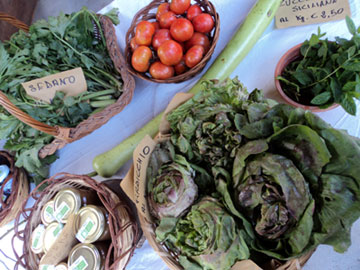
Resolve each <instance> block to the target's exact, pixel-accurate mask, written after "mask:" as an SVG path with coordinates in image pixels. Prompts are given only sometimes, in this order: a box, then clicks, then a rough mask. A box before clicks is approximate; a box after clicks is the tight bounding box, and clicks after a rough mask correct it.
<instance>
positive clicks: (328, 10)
mask: <svg viewBox="0 0 360 270" xmlns="http://www.w3.org/2000/svg"><path fill="white" fill-rule="evenodd" d="M346 15H348V16H351V11H350V6H349V2H348V1H347V0H341V1H340V0H283V1H282V3H281V5H280V8H279V10H278V11H277V13H276V15H275V24H276V27H277V28H286V27H291V26H299V25H306V24H315V23H323V22H328V21H336V20H341V19H344V18H345V17H346Z"/></svg>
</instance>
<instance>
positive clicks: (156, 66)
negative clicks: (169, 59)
mask: <svg viewBox="0 0 360 270" xmlns="http://www.w3.org/2000/svg"><path fill="white" fill-rule="evenodd" d="M149 72H150V75H151V76H152V77H153V78H154V79H159V80H165V79H168V78H170V77H172V76H174V68H173V67H172V66H167V65H164V64H163V63H161V62H160V61H156V62H154V63H152V64H151V66H150V69H149Z"/></svg>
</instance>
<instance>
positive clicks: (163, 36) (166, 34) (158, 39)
mask: <svg viewBox="0 0 360 270" xmlns="http://www.w3.org/2000/svg"><path fill="white" fill-rule="evenodd" d="M171 39H172V38H171V35H170V30H169V29H159V30H158V31H157V32H156V33H155V35H154V37H153V40H152V46H153V48H154V50H157V49H158V48H159V47H160V45H161V44H163V43H164V42H165V41H167V40H171Z"/></svg>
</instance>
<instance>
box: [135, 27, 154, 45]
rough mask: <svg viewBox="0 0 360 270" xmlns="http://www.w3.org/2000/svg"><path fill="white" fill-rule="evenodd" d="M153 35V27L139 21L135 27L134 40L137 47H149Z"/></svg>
mask: <svg viewBox="0 0 360 270" xmlns="http://www.w3.org/2000/svg"><path fill="white" fill-rule="evenodd" d="M154 33H155V27H154V25H153V24H152V23H151V22H148V21H141V22H139V23H138V25H137V26H136V31H135V40H136V43H137V44H139V45H146V46H148V45H150V44H151V40H152V37H153V35H154Z"/></svg>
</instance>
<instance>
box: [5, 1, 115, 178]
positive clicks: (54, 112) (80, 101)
mask: <svg viewBox="0 0 360 270" xmlns="http://www.w3.org/2000/svg"><path fill="white" fill-rule="evenodd" d="M108 15H109V16H110V17H111V18H112V19H114V20H115V21H114V23H118V20H117V15H116V10H112V11H111V12H110V13H109V14H108ZM77 67H81V68H82V69H83V71H84V74H85V78H86V83H87V88H88V90H87V91H86V92H84V93H81V94H79V95H78V96H74V97H72V96H69V97H65V96H64V93H62V92H57V93H56V95H55V97H54V99H53V100H52V102H51V103H50V104H47V103H45V102H42V101H39V100H35V99H33V98H31V97H30V96H28V95H27V94H26V92H25V90H24V89H23V88H22V86H21V83H23V82H27V81H30V80H33V79H37V78H40V77H44V76H48V75H51V74H54V73H58V72H62V71H66V70H69V69H73V68H77ZM0 89H1V91H3V92H4V93H5V94H6V95H7V96H8V98H9V99H10V100H11V101H12V102H13V103H14V104H15V106H17V107H18V108H20V109H21V110H23V111H24V112H26V113H27V114H29V115H30V116H31V117H33V118H35V119H36V120H39V121H40V122H43V123H46V124H48V125H51V126H55V125H59V126H65V127H75V126H77V124H79V123H80V122H81V121H83V120H84V119H86V118H88V116H89V115H90V114H91V113H93V112H94V111H95V110H97V111H98V110H101V109H102V108H104V107H105V106H106V105H109V104H111V103H114V102H115V101H116V99H117V98H118V97H119V96H120V95H121V93H122V80H121V77H120V76H119V74H118V73H117V71H116V70H115V68H114V66H113V63H112V60H111V59H110V57H109V55H108V53H107V48H106V42H105V38H104V35H103V32H102V29H101V26H100V21H99V17H98V16H97V15H96V14H95V13H93V12H91V11H89V10H87V9H86V8H83V9H82V10H81V11H79V12H77V13H73V14H71V15H65V14H60V15H59V16H58V17H49V18H48V21H45V20H39V21H37V22H35V23H34V24H33V25H31V26H30V29H29V33H25V32H22V31H19V32H18V33H16V34H14V35H13V36H12V37H11V39H10V40H9V41H6V42H4V43H1V42H0ZM0 120H1V121H0V139H3V140H6V144H5V146H4V147H5V148H6V149H8V150H10V151H14V152H16V166H18V167H24V168H25V169H26V170H27V171H28V172H29V173H30V174H32V176H33V180H34V181H35V182H38V181H40V180H41V179H43V178H45V177H46V176H47V174H48V166H47V165H49V164H51V163H52V162H54V161H55V159H56V156H55V155H52V156H49V157H47V158H45V159H39V158H38V151H39V150H40V149H41V148H42V147H43V146H44V145H46V144H48V143H50V142H51V141H52V140H53V137H52V136H50V135H47V134H45V133H42V132H39V131H37V130H35V129H33V128H31V127H29V126H27V125H25V124H23V123H22V122H21V121H19V120H17V119H16V118H15V117H13V116H12V115H10V114H9V113H8V112H7V111H6V110H5V109H4V108H0Z"/></svg>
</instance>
